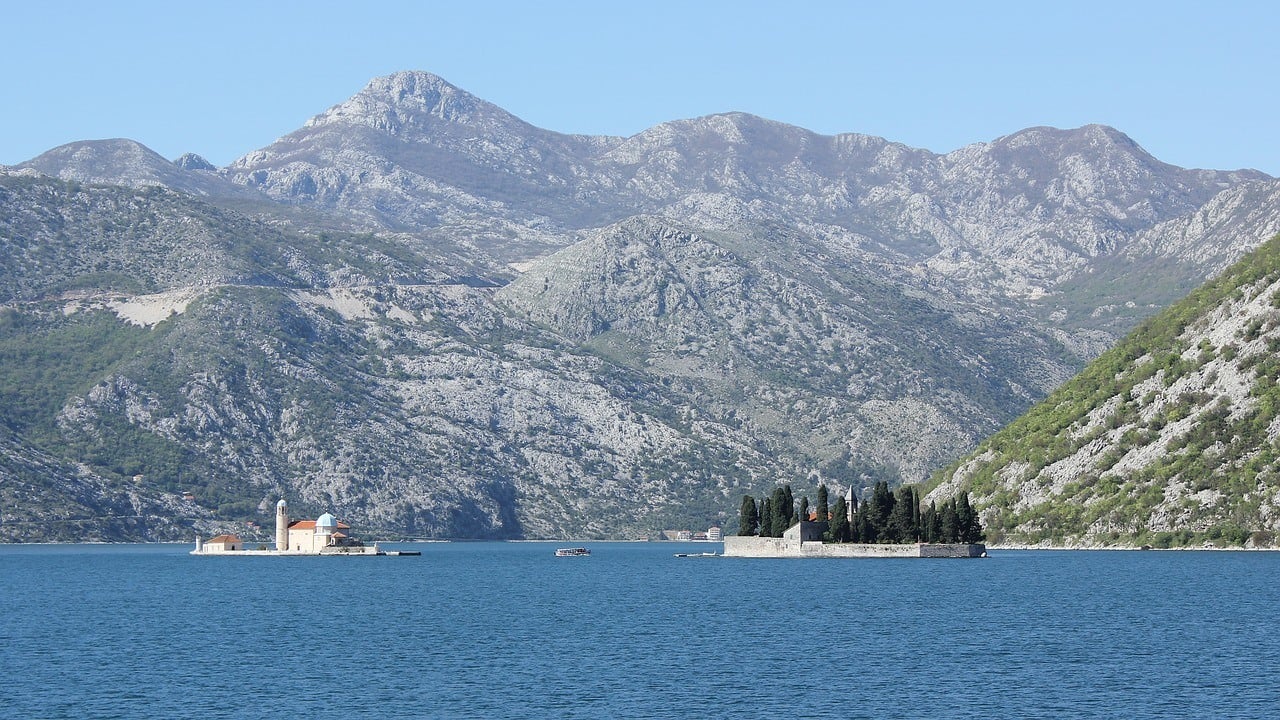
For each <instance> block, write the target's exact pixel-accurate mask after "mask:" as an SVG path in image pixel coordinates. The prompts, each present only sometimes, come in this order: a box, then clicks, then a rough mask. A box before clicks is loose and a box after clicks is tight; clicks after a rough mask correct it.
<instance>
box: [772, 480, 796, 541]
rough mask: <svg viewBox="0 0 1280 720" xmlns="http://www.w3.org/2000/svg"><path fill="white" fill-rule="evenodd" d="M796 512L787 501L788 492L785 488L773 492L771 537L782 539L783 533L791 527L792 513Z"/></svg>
mask: <svg viewBox="0 0 1280 720" xmlns="http://www.w3.org/2000/svg"><path fill="white" fill-rule="evenodd" d="M793 512H795V509H794V508H792V505H791V503H790V502H788V500H787V491H786V490H785V489H784V488H775V489H774V491H773V526H772V527H770V528H769V535H770V537H782V533H784V532H786V530H787V528H789V527H791V513H793Z"/></svg>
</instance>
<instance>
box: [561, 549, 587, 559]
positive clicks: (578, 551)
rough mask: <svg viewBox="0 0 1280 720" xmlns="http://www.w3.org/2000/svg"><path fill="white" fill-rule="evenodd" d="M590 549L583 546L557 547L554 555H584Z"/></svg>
mask: <svg viewBox="0 0 1280 720" xmlns="http://www.w3.org/2000/svg"><path fill="white" fill-rule="evenodd" d="M590 554H591V551H590V550H588V549H586V548H584V547H576V548H559V549H557V550H556V557H586V556H587V555H590Z"/></svg>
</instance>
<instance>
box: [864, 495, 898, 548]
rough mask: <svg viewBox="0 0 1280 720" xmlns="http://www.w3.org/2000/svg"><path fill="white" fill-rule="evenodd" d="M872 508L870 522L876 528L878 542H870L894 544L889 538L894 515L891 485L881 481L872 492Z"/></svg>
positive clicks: (869, 515) (869, 512) (869, 514)
mask: <svg viewBox="0 0 1280 720" xmlns="http://www.w3.org/2000/svg"><path fill="white" fill-rule="evenodd" d="M870 504H871V507H870V509H869V510H868V513H867V514H868V518H867V519H868V521H869V522H870V523H871V525H872V527H874V528H875V536H876V538H877V539H876V540H872V541H869V542H893V540H892V539H890V536H889V516H890V515H892V514H893V505H894V500H893V493H891V492H889V483H887V482H885V481H884V480H881V481H880V482H878V483H876V486H875V488H874V489H873V490H872V491H871V501H870Z"/></svg>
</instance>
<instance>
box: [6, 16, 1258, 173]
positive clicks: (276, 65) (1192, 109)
mask: <svg viewBox="0 0 1280 720" xmlns="http://www.w3.org/2000/svg"><path fill="white" fill-rule="evenodd" d="M0 18H3V20H4V22H3V25H4V26H5V32H4V33H3V36H2V37H3V41H0V61H2V62H3V67H4V68H5V69H4V70H3V71H2V72H0V164H16V163H19V162H22V161H23V160H27V159H30V158H32V157H35V156H36V155H38V154H40V153H42V152H44V151H46V150H49V149H51V148H53V147H56V146H58V145H61V144H63V143H67V142H73V141H76V140H90V139H103V138H116V137H123V138H130V139H133V140H136V141H138V142H141V143H143V144H144V145H147V146H148V147H150V148H152V149H153V150H155V151H157V152H159V153H160V154H161V155H164V156H165V157H169V158H176V157H178V156H179V155H181V154H182V153H185V152H195V153H199V154H201V155H203V156H204V157H206V158H207V159H209V160H210V161H211V162H213V163H214V164H215V165H219V166H222V165H226V164H228V163H230V162H231V161H232V160H234V159H236V158H237V157H240V156H241V155H244V154H246V153H248V152H250V151H252V150H255V149H258V148H261V147H264V146H266V145H268V144H270V143H271V142H273V141H274V140H275V139H276V138H278V137H280V136H283V135H285V134H287V133H289V132H291V131H293V130H295V129H297V128H299V127H301V126H302V124H303V123H305V122H306V120H307V119H308V118H309V117H311V116H313V115H316V114H318V113H320V112H323V111H324V110H326V109H327V108H329V107H331V106H333V105H335V104H337V103H339V102H341V101H343V100H345V99H346V98H348V97H350V96H351V95H354V94H355V93H356V92H358V91H359V90H360V89H361V88H362V87H364V86H365V84H367V83H368V81H369V80H370V79H372V78H374V77H377V76H380V75H386V74H389V73H392V72H395V71H398V70H426V71H429V72H432V73H435V74H436V75H439V76H441V77H442V78H444V79H445V80H447V81H448V82H450V83H452V84H454V85H456V86H458V87H460V88H462V89H463V90H466V91H468V92H470V93H472V94H473V95H477V96H479V97H480V98H482V99H484V100H487V101H489V102H492V103H494V104H496V105H498V106H499V107H502V108H504V109H505V110H507V111H509V112H511V113H513V114H515V115H517V116H519V117H520V118H522V119H524V120H525V121H527V122H530V123H532V124H534V125H537V126H539V127H543V128H547V129H549V130H555V131H558V132H565V133H582V134H593V135H619V136H628V135H633V134H635V133H637V132H640V131H642V130H644V129H646V128H648V127H651V126H653V125H656V124H658V123H661V122H665V121H668V120H677V119H683V118H690V117H698V116H702V115H708V114H711V113H719V112H730V111H742V112H748V113H752V114H755V115H760V116H762V117H766V118H769V119H772V120H777V121H781V122H785V123H789V124H792V125H798V126H800V127H804V128H807V129H809V130H813V131H815V132H819V133H823V134H836V133H842V132H857V133H864V134H868V135H877V136H880V137H884V138H887V139H889V140H892V141H896V142H901V143H905V144H907V145H910V146H912V147H918V148H925V149H928V150H932V151H934V152H939V153H941V152H948V151H951V150H954V149H956V148H959V147H962V146H964V145H968V144H971V143H977V142H989V141H991V140H994V139H996V138H998V137H1001V136H1004V135H1008V134H1010V133H1013V132H1016V131H1018V130H1021V129H1024V128H1028V127H1033V126H1038V125H1050V126H1054V127H1060V128H1071V127H1078V126H1080V125H1085V124H1089V123H1102V124H1106V125H1110V126H1113V127H1115V128H1117V129H1119V130H1120V131H1122V132H1124V133H1125V134H1127V135H1128V136H1129V137H1131V138H1133V139H1134V140H1135V141H1136V142H1137V143H1138V144H1139V145H1141V146H1142V147H1144V148H1145V149H1146V150H1147V151H1148V152H1150V153H1151V154H1152V155H1154V156H1155V157H1156V158H1158V159H1160V160H1162V161H1164V162H1167V163H1171V164H1173V165H1179V166H1182V167H1197V168H1212V169H1221V170H1230V169H1237V168H1254V169H1258V170H1262V171H1264V172H1267V173H1269V174H1271V175H1275V176H1280V142H1277V137H1276V130H1277V128H1278V127H1280V125H1278V124H1277V118H1280V112H1278V111H1280V107H1278V105H1280V91H1278V90H1280V43H1278V42H1276V37H1275V31H1276V29H1277V28H1280V3H1274V2H1243V1H1235V2H1233V1H1232V0H1224V1H1221V2H1217V3H1212V4H1211V3H1207V2H1203V1H1201V2H1194V3H1192V2H1178V1H1177V0H1165V1H1163V2H1126V1H1123V0H1110V1H1109V2H1095V1H1093V0H1085V1H1081V0H1072V2H1068V3H1045V2H1027V1H1026V0H1022V1H1020V2H980V1H976V0H969V1H966V0H952V1H950V2H910V1H902V2H875V3H873V2H854V1H853V0H846V1H844V2H820V1H817V0H812V1H808V2H806V1H805V0H790V1H788V2H755V1H753V0H734V1H732V2H724V1H721V0H681V1H679V2H673V1H669V0H643V1H642V2H616V3H610V2H605V0H594V1H593V2H554V1H553V0H538V1H536V2H534V1H530V0H522V1H520V2H493V1H489V0H469V1H465V2H428V1H427V0H416V1H412V2H403V1H385V2H369V3H352V2H349V1H344V2H328V1H327V0H312V1H310V2H294V1H293V0H268V1H262V0H255V1H254V2H242V1H240V0H218V2H204V3H187V2H174V1H173V0H164V2H151V1H145V2H144V1H138V2H129V1H128V0H113V2H101V0H94V1H92V2H88V1H86V2H69V1H67V0H41V2H31V1H30V0H0Z"/></svg>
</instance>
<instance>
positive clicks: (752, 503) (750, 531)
mask: <svg viewBox="0 0 1280 720" xmlns="http://www.w3.org/2000/svg"><path fill="white" fill-rule="evenodd" d="M759 528H760V515H759V513H758V511H757V510H756V499H755V498H753V497H751V496H750V495H743V496H742V508H741V510H739V511H738V534H739V535H741V536H744V537H745V536H748V535H755V534H756V531H757V530H758V529H759Z"/></svg>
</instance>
